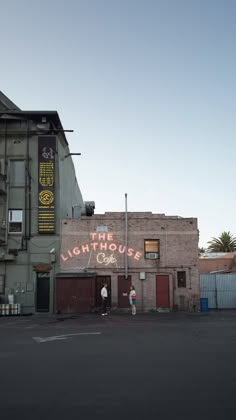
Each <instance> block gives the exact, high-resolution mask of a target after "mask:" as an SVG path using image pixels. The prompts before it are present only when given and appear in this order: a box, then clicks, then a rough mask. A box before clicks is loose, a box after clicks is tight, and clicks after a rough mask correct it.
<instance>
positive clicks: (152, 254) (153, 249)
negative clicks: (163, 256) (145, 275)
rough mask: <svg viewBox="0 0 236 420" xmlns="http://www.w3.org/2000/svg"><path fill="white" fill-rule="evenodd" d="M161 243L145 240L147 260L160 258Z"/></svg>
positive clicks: (156, 240) (157, 240) (154, 240)
mask: <svg viewBox="0 0 236 420" xmlns="http://www.w3.org/2000/svg"><path fill="white" fill-rule="evenodd" d="M159 248H160V241H159V239H145V241H144V257H145V259H146V260H157V259H159V258H160V252H159Z"/></svg>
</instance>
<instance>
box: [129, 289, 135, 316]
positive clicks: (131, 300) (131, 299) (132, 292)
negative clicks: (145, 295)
mask: <svg viewBox="0 0 236 420" xmlns="http://www.w3.org/2000/svg"><path fill="white" fill-rule="evenodd" d="M129 303H130V305H131V308H132V315H136V291H135V287H134V286H131V287H130V292H129Z"/></svg>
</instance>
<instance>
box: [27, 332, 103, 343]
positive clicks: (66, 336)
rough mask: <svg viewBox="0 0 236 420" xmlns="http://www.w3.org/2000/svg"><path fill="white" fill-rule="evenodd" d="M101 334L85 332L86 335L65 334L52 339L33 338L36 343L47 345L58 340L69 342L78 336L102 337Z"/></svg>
mask: <svg viewBox="0 0 236 420" xmlns="http://www.w3.org/2000/svg"><path fill="white" fill-rule="evenodd" d="M100 334H101V333H100V332H84V333H73V334H64V335H54V336H52V337H32V339H33V340H35V341H36V343H46V342H47V341H56V340H68V339H69V338H71V337H74V336H78V335H100Z"/></svg>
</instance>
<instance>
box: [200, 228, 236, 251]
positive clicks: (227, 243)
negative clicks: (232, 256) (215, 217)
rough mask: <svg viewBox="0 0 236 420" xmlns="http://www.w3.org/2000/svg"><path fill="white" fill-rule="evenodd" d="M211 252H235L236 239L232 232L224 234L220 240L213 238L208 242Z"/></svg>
mask: <svg viewBox="0 0 236 420" xmlns="http://www.w3.org/2000/svg"><path fill="white" fill-rule="evenodd" d="M207 243H208V244H210V245H209V247H208V248H207V250H208V251H210V252H233V251H236V238H235V237H234V236H233V235H232V233H230V232H222V233H221V235H220V236H219V238H212V240H211V241H208V242H207Z"/></svg>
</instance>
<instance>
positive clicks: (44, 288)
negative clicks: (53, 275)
mask: <svg viewBox="0 0 236 420" xmlns="http://www.w3.org/2000/svg"><path fill="white" fill-rule="evenodd" d="M49 302H50V273H37V284H36V311H37V312H49Z"/></svg>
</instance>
